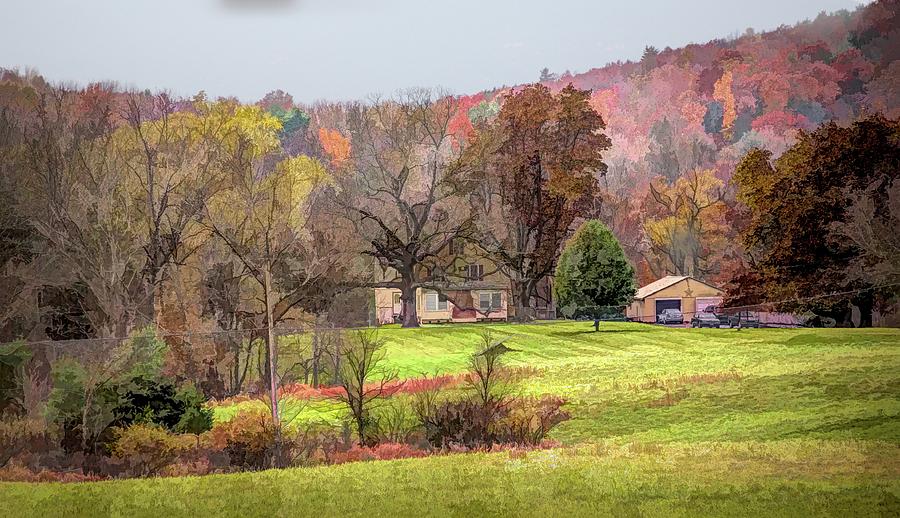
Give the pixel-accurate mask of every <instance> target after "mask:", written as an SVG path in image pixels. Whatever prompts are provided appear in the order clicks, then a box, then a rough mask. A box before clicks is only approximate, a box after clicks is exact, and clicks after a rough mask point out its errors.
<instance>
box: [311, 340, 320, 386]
mask: <svg viewBox="0 0 900 518" xmlns="http://www.w3.org/2000/svg"><path fill="white" fill-rule="evenodd" d="M312 386H313V388H315V389H317V388H319V331H318V330H313V336H312Z"/></svg>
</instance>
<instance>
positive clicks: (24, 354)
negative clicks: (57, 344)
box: [0, 342, 31, 413]
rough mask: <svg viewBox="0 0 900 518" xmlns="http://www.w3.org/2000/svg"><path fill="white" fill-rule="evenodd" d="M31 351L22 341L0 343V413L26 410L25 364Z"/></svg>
mask: <svg viewBox="0 0 900 518" xmlns="http://www.w3.org/2000/svg"><path fill="white" fill-rule="evenodd" d="M29 358H31V352H30V351H29V350H28V349H27V348H26V347H25V344H24V343H22V342H13V343H9V344H0V413H5V412H16V413H19V412H23V411H24V400H25V392H24V380H25V364H26V363H27V362H28V359H29Z"/></svg>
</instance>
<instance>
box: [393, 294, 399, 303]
mask: <svg viewBox="0 0 900 518" xmlns="http://www.w3.org/2000/svg"><path fill="white" fill-rule="evenodd" d="M394 305H395V306H399V305H400V294H399V293H394Z"/></svg>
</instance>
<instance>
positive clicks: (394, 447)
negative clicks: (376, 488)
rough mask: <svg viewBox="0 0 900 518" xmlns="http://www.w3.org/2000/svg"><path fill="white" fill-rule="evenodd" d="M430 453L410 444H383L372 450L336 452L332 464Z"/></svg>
mask: <svg viewBox="0 0 900 518" xmlns="http://www.w3.org/2000/svg"><path fill="white" fill-rule="evenodd" d="M427 455H428V452H427V451H425V450H420V449H418V448H416V447H414V446H410V445H408V444H399V443H391V442H388V443H382V444H379V445H377V446H374V447H372V448H369V447H361V446H353V447H352V448H350V449H349V450H347V451H339V452H335V453H333V454H332V456H331V462H332V464H344V463H345V462H358V461H364V460H393V459H408V458H413V457H425V456H427Z"/></svg>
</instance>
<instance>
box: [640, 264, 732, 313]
mask: <svg viewBox="0 0 900 518" xmlns="http://www.w3.org/2000/svg"><path fill="white" fill-rule="evenodd" d="M723 295H725V292H723V291H722V290H721V289H720V288H717V287H715V286H713V285H712V284H709V283H707V282H703V281H701V280H699V279H695V278H693V277H690V276H686V275H680V276H676V275H669V276H667V277H663V278H661V279H658V280H656V281H653V282H651V283H650V284H648V285H646V286H642V287H640V288H638V290H637V293H635V295H634V301H633V302H632V303H631V304H630V305H629V306H628V307H627V308H626V309H625V316H626V317H628V318H629V319H630V320H633V321H637V322H656V321H657V318H656V317H657V315H659V314H660V313H661V312H662V311H663V310H665V309H677V310H678V311H681V313H682V314H683V315H684V320H685V321H686V322H687V321H690V320H691V317H693V316H694V315H695V314H696V313H697V312H698V311H703V309H705V308H706V307H707V306H710V305H720V304H721V303H722V296H723Z"/></svg>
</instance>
